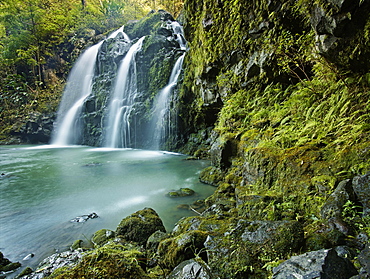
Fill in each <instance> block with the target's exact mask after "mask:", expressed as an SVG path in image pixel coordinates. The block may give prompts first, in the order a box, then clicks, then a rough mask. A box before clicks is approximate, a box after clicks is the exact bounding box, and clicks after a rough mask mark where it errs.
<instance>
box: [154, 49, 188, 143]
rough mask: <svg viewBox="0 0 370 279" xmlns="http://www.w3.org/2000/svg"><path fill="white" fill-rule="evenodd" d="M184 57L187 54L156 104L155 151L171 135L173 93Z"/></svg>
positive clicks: (175, 66) (180, 61) (177, 63)
mask: <svg viewBox="0 0 370 279" xmlns="http://www.w3.org/2000/svg"><path fill="white" fill-rule="evenodd" d="M184 57H185V53H183V54H182V55H181V56H180V57H179V58H178V59H177V61H176V63H175V65H174V67H173V68H172V72H171V76H170V79H169V81H168V84H167V85H166V87H164V88H163V89H162V90H161V91H160V92H159V94H158V96H157V98H156V100H155V102H154V106H153V107H154V110H153V122H154V126H155V129H154V133H153V146H152V147H153V148H154V149H159V148H160V145H161V143H163V142H164V141H165V139H166V138H168V136H170V134H171V99H172V98H171V93H172V90H173V88H174V87H175V86H176V85H177V81H178V79H179V76H180V73H181V70H182V64H183V62H184Z"/></svg>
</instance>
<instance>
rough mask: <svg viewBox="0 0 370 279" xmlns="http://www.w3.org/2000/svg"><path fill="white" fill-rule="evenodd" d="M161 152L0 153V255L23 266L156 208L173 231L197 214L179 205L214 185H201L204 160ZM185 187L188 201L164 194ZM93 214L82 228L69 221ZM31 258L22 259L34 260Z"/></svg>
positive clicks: (8, 149)
mask: <svg viewBox="0 0 370 279" xmlns="http://www.w3.org/2000/svg"><path fill="white" fill-rule="evenodd" d="M185 158H186V157H185V156H182V155H179V154H173V153H166V152H160V151H145V150H132V149H115V150H107V149H102V148H90V147H69V148H52V147H50V146H34V147H19V146H2V147H0V173H1V178H0V191H1V192H0V193H1V195H0V251H1V252H3V254H4V256H5V257H7V258H9V259H10V260H11V261H20V262H21V263H22V264H23V268H24V267H26V266H31V267H35V266H36V265H37V263H38V262H39V261H40V260H41V259H43V258H44V257H46V256H48V255H50V254H52V253H54V252H55V251H56V250H58V251H61V250H64V249H66V248H67V247H69V246H70V245H71V244H72V243H73V241H74V240H76V239H83V240H85V241H86V239H88V238H89V237H90V236H91V235H92V233H94V232H95V231H97V230H99V229H102V228H106V229H112V230H115V228H116V227H117V225H118V224H119V222H120V221H121V219H122V218H124V217H126V216H128V215H130V214H131V213H133V212H135V211H137V210H140V209H143V208H144V207H152V208H153V209H155V210H156V211H157V212H158V214H159V215H160V217H161V218H162V220H163V222H164V224H165V227H166V228H167V230H171V229H172V228H173V226H174V224H175V222H176V221H178V220H179V218H181V217H183V216H187V215H193V213H192V212H188V211H184V210H180V209H177V205H178V204H183V203H191V202H193V201H195V200H198V199H202V198H206V197H207V196H209V195H210V194H212V193H213V191H214V187H212V186H208V185H204V184H202V183H200V182H199V180H198V176H199V172H200V170H201V169H203V168H205V167H207V166H208V164H209V163H208V162H206V161H189V160H185ZM181 187H188V188H191V189H193V190H194V191H195V192H196V195H195V196H192V197H186V198H169V197H166V193H167V192H168V191H170V190H176V189H179V188H181ZM92 212H95V213H97V214H98V216H99V218H96V219H90V220H88V221H86V222H85V223H71V222H70V220H71V219H73V218H75V217H77V216H81V215H84V214H90V213H92ZM30 253H33V254H35V257H33V258H32V259H31V260H27V261H22V259H23V258H24V257H25V256H26V255H28V254H30Z"/></svg>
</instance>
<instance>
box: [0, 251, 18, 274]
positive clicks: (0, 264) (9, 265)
mask: <svg viewBox="0 0 370 279" xmlns="http://www.w3.org/2000/svg"><path fill="white" fill-rule="evenodd" d="M20 266H21V264H20V263H19V262H11V261H10V260H9V259H7V258H5V257H4V255H3V253H1V252H0V272H1V273H2V272H8V271H13V270H15V269H17V268H19V267H20ZM1 273H0V274H1Z"/></svg>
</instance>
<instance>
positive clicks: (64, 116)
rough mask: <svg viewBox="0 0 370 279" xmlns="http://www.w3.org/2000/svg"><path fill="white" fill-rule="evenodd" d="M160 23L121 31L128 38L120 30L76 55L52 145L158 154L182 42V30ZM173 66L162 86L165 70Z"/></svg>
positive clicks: (170, 128)
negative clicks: (133, 149)
mask: <svg viewBox="0 0 370 279" xmlns="http://www.w3.org/2000/svg"><path fill="white" fill-rule="evenodd" d="M161 13H164V12H161ZM165 18H166V17H163V18H162V17H161V19H160V23H161V24H153V27H152V29H151V30H145V31H142V30H139V31H138V30H136V29H135V28H132V27H131V28H129V29H128V31H126V30H125V32H127V34H129V35H127V34H126V33H125V32H124V27H123V26H122V27H120V28H119V29H117V30H115V31H113V32H111V33H110V34H109V35H108V36H107V37H106V39H104V40H103V41H101V42H99V43H98V44H96V45H94V46H92V47H90V48H88V49H87V50H86V51H85V52H83V53H82V55H81V56H80V58H79V59H78V60H77V61H76V63H75V65H74V67H73V68H72V70H71V73H70V75H69V77H68V80H67V83H66V87H65V90H64V93H63V97H62V101H61V104H60V106H59V110H58V115H57V121H56V124H55V130H54V131H53V137H52V141H51V142H52V144H53V145H57V146H66V145H72V144H74V145H77V144H83V145H89V146H103V147H108V148H122V147H123V148H127V147H135V148H155V149H158V148H159V147H160V146H161V145H162V146H163V143H164V142H167V139H168V137H171V139H174V137H173V136H174V135H175V134H174V131H175V128H176V124H177V123H176V122H177V118H176V117H177V116H176V115H175V114H176V112H175V110H176V108H177V105H176V104H175V102H176V98H177V97H176V95H175V94H173V91H174V88H175V87H176V85H177V82H178V79H179V75H180V73H181V68H182V63H183V60H184V56H185V51H186V40H185V39H184V35H183V29H182V26H181V25H180V24H179V23H178V22H172V21H168V20H167V19H165ZM164 25H165V26H166V27H163V26H164ZM162 28H166V29H167V30H168V31H169V32H167V31H166V32H163V30H162ZM159 30H161V32H159ZM142 34H146V35H145V36H142ZM130 37H132V38H135V40H132V41H131V40H130ZM145 38H146V39H145ZM144 39H145V45H144ZM139 53H140V55H139ZM175 57H176V58H177V57H178V58H177V59H175ZM173 63H174V66H173V69H172V71H171V76H170V77H169V80H168V81H167V77H168V74H169V73H168V72H167V70H166V69H168V65H173ZM166 82H167V86H165V87H164V88H163V84H165V83H166ZM161 87H162V89H161ZM148 127H150V131H149V129H148ZM148 133H150V135H148Z"/></svg>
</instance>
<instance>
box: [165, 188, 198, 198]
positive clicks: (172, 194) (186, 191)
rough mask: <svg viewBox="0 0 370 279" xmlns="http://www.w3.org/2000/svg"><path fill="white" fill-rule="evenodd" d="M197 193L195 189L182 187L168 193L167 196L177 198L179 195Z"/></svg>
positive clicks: (184, 195)
mask: <svg viewBox="0 0 370 279" xmlns="http://www.w3.org/2000/svg"><path fill="white" fill-rule="evenodd" d="M194 194H195V191H194V190H192V189H190V188H180V189H179V190H177V191H170V192H168V193H167V196H169V197H171V198H177V197H187V196H192V195H194Z"/></svg>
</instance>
